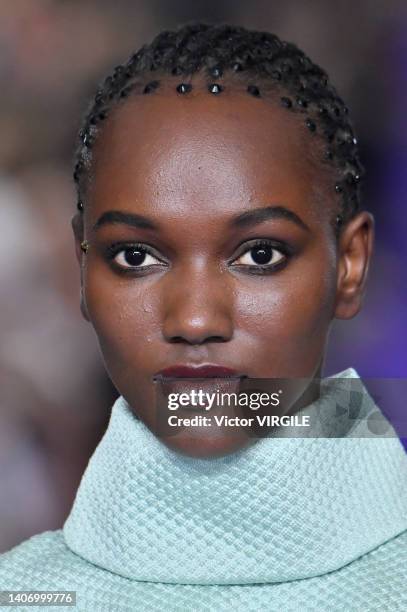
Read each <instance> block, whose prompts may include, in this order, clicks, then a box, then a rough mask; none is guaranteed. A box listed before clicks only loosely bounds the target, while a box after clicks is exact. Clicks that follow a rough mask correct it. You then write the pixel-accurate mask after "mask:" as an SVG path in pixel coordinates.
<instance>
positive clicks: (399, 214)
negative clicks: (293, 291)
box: [0, 0, 407, 552]
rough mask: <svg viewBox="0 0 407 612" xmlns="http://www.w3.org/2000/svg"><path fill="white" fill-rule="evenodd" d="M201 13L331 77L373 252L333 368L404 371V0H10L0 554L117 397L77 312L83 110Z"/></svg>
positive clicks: (47, 518) (94, 434)
mask: <svg viewBox="0 0 407 612" xmlns="http://www.w3.org/2000/svg"><path fill="white" fill-rule="evenodd" d="M191 19H204V20H209V21H212V22H218V21H224V22H225V21H226V22H231V23H234V24H238V25H245V26H247V27H253V28H256V29H265V30H270V31H273V32H275V33H277V34H278V35H279V36H281V37H282V38H285V39H287V40H290V41H293V42H295V43H297V44H298V45H299V46H300V47H302V48H303V49H304V50H305V51H306V52H307V53H308V54H309V55H310V56H311V57H312V59H314V60H315V61H317V62H318V63H320V64H321V65H322V66H323V67H324V68H325V69H327V70H328V72H329V73H330V75H331V77H332V80H333V82H334V83H335V85H336V86H337V88H338V89H339V91H340V93H341V94H342V96H343V97H344V99H345V100H346V102H347V104H348V106H349V107H350V110H351V115H352V117H353V120H354V123H355V127H356V132H357V134H358V137H359V141H360V143H361V149H362V151H361V152H362V157H363V159H364V162H365V165H366V167H367V171H368V175H367V182H366V187H365V193H364V202H365V205H366V207H367V208H369V209H370V210H371V211H372V212H373V213H374V215H375V217H376V250H375V254H374V259H373V262H372V268H371V274H370V282H369V286H368V291H367V295H366V300H365V306H364V309H363V311H362V312H361V313H360V314H359V315H358V316H357V317H356V318H355V319H353V320H352V321H346V322H340V321H337V322H336V323H335V326H334V328H333V331H332V334H331V338H330V345H329V352H328V355H327V360H326V367H325V375H329V374H332V373H335V372H338V371H340V370H344V369H346V368H347V367H349V366H352V367H354V368H355V369H356V370H357V371H358V373H359V374H360V375H361V376H362V377H379V378H397V377H399V378H406V377H407V342H406V340H407V338H406V336H407V331H406V329H407V327H406V294H407V288H406V280H407V274H406V271H405V268H406V263H407V241H406V236H407V215H406V204H405V202H404V200H405V194H406V193H407V178H406V176H407V175H406V172H405V168H406V167H407V122H406V118H405V112H406V111H405V109H406V108H407V78H406V69H407V6H406V3H405V2H404V0H399V1H394V2H391V1H390V2H389V1H385V0H369V1H367V0H360V1H359V2H357V3H352V4H349V2H347V1H341V0H337V1H336V2H330V3H327V2H326V1H325V0H316V1H310V2H307V3H305V2H300V1H293V2H290V3H287V2H284V1H282V0H276V1H275V2H273V3H270V2H266V1H265V0H264V1H256V0H252V2H250V3H247V2H241V1H235V2H230V1H222V0H217V1H216V2H213V3H211V2H203V1H202V0H197V1H196V2H194V3H190V2H187V1H186V0H183V1H180V0H178V1H173V2H171V3H169V2H165V1H163V0H150V1H149V2H146V1H142V0H139V1H134V0H132V1H126V0H121V1H120V2H108V1H105V0H98V1H97V2H96V1H95V0H81V1H79V0H78V1H76V0H71V1H69V0H68V1H64V2H62V1H56V0H42V1H41V2H32V0H15V1H14V2H2V3H0V81H1V107H0V133H1V138H0V222H1V241H0V252H2V257H1V258H0V280H1V287H2V291H1V318H0V380H1V383H2V385H1V389H2V395H1V403H0V552H2V551H4V550H7V549H9V548H11V547H12V546H14V545H15V544H17V543H19V542H21V541H22V540H24V539H26V538H28V537H29V536H31V535H33V534H34V533H39V532H41V531H44V530H46V529H57V528H59V527H61V526H62V524H63V522H64V520H65V518H66V516H67V513H68V512H69V510H70V507H71V504H72V501H73V498H74V495H75V492H76V489H77V487H78V484H79V480H80V477H81V475H82V473H83V470H84V468H85V467H86V464H87V461H88V459H89V456H90V455H91V453H92V452H93V450H94V448H95V446H96V444H97V443H98V441H99V440H100V437H101V435H102V434H103V432H104V429H105V427H106V424H107V420H108V417H109V409H110V407H111V405H112V403H113V400H114V398H115V397H116V392H115V390H114V389H113V388H112V385H111V383H110V382H109V380H108V379H107V376H106V374H105V372H104V369H103V365H102V361H101V357H100V355H99V350H98V347H97V341H96V336H95V335H94V333H93V331H92V329H91V328H90V326H89V325H88V324H86V323H85V322H84V321H83V319H82V318H81V315H80V312H79V272H78V270H77V267H76V261H75V258H74V250H73V239H72V237H71V228H70V219H71V216H72V214H73V213H74V211H75V197H74V189H73V184H72V182H71V159H72V155H73V146H74V138H75V135H76V131H77V129H78V125H79V120H80V117H81V114H82V113H83V111H84V107H85V105H86V103H87V100H88V98H89V96H90V95H91V94H92V93H93V92H94V89H95V87H96V84H97V83H98V81H99V80H100V78H101V77H103V76H104V75H105V73H106V72H107V71H108V70H110V69H111V68H112V67H114V66H115V65H116V64H117V63H120V62H121V61H123V60H125V59H126V58H127V56H128V55H129V54H130V53H131V52H132V51H133V50H135V49H137V48H138V47H139V46H141V45H142V44H144V43H145V42H149V40H150V39H151V38H152V37H153V36H154V35H155V34H156V33H157V32H158V31H160V30H161V29H163V28H172V27H175V26H176V25H178V24H179V23H182V22H185V21H189V20H191ZM400 409H401V410H402V409H403V407H401V408H400ZM390 412H391V408H390ZM390 412H389V415H390V416H392V415H391V414H390Z"/></svg>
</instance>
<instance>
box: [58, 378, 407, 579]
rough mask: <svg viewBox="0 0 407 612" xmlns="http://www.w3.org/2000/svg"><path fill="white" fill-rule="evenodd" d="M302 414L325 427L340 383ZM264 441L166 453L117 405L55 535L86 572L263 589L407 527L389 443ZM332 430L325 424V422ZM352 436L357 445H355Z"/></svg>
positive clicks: (402, 470)
mask: <svg viewBox="0 0 407 612" xmlns="http://www.w3.org/2000/svg"><path fill="white" fill-rule="evenodd" d="M357 376H358V375H357V373H356V372H355V370H353V369H352V368H349V369H348V370H345V371H344V372H341V373H339V374H336V375H335V377H331V378H327V379H324V383H325V392H324V393H323V395H322V396H321V398H319V400H317V401H316V402H314V403H313V404H311V405H310V406H308V407H307V409H306V410H308V411H311V412H315V411H317V412H319V414H320V415H324V416H325V421H324V422H323V426H324V427H328V428H329V422H330V417H329V415H331V417H333V414H334V412H333V411H334V410H337V405H340V406H342V407H343V402H344V397H343V389H341V386H340V384H339V382H340V379H343V378H345V379H346V378H354V377H357ZM372 410H375V411H377V410H378V408H377V407H376V406H375V405H374V402H373V400H372V398H371V397H370V396H369V395H368V394H367V392H366V396H365V399H364V412H363V414H364V417H363V418H362V419H360V420H359V421H358V422H357V423H356V425H355V426H354V427H353V428H351V429H349V428H348V429H345V433H344V435H343V437H341V438H314V437H308V438H299V437H281V438H276V437H268V438H261V439H259V441H258V442H256V444H254V445H253V446H251V447H249V448H246V449H244V450H241V451H238V452H236V453H234V454H233V455H229V456H227V457H221V458H217V459H204V460H203V459H195V458H191V457H186V456H184V455H180V454H178V453H176V452H175V451H172V450H170V449H168V448H167V447H166V446H164V444H163V443H161V442H160V441H159V440H158V439H157V438H156V437H155V436H154V435H153V434H152V433H151V432H150V430H149V429H148V428H147V427H146V426H145V425H144V423H143V422H142V421H140V420H138V419H136V418H135V417H134V415H133V414H132V413H131V411H130V409H129V406H128V404H127V403H126V401H125V400H124V398H123V397H119V398H118V400H117V401H116V402H115V404H114V406H113V409H112V414H111V419H110V423H109V426H108V428H107V431H106V433H105V435H104V437H103V438H102V440H101V442H100V443H99V445H98V447H97V449H96V451H95V453H94V454H93V456H92V457H91V459H90V462H89V464H88V467H87V469H86V470H85V473H84V475H83V478H82V481H81V483H80V486H79V489H78V492H77V495H76V499H75V502H74V505H73V508H72V511H71V513H70V515H69V517H68V519H67V521H66V523H65V525H64V528H63V534H64V537H65V540H66V543H67V545H68V547H69V548H70V549H71V550H72V551H73V552H75V553H77V554H78V555H80V556H81V557H83V558H84V559H86V560H88V561H90V562H91V563H93V564H95V565H98V566H100V567H102V568H105V569H107V570H109V571H111V572H114V573H116V574H119V575H121V576H125V577H127V578H130V579H132V580H140V581H152V582H169V583H185V584H252V583H264V582H268V583H273V582H282V581H288V580H295V579H299V578H306V577H311V576H315V575H320V574H324V573H326V572H330V571H332V570H335V569H338V568H340V567H342V566H344V565H345V564H347V563H349V562H350V561H352V560H354V559H356V558H357V557H359V556H361V555H363V554H365V553H367V552H369V551H370V550H373V549H374V548H375V547H377V546H378V545H380V544H382V543H384V542H386V541H387V540H389V539H390V538H392V537H394V536H395V535H397V534H399V533H401V532H402V531H404V530H405V529H407V516H406V507H407V487H406V477H407V456H406V454H405V452H404V450H403V448H402V445H401V443H400V441H399V440H398V439H397V438H396V437H388V438H368V437H363V433H361V432H363V430H365V431H366V419H367V415H368V414H369V413H371V411H372ZM331 420H332V418H331ZM359 433H360V436H359Z"/></svg>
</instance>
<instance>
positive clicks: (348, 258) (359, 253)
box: [334, 211, 374, 319]
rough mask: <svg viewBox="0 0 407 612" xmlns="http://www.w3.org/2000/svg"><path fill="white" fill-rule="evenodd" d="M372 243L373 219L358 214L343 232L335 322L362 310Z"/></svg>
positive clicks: (339, 246)
mask: <svg viewBox="0 0 407 612" xmlns="http://www.w3.org/2000/svg"><path fill="white" fill-rule="evenodd" d="M373 241H374V217H373V215H371V214H370V213H369V212H367V211H362V212H360V213H358V214H357V215H356V216H355V217H354V218H353V219H351V221H349V222H348V223H347V225H346V226H345V227H344V228H343V230H342V233H341V236H340V238H339V245H338V251H339V259H338V268H337V291H336V301H335V310H334V316H335V317H336V318H337V319H351V318H352V317H354V316H355V315H357V313H358V312H359V310H360V308H361V306H362V301H363V296H364V292H365V288H366V281H367V276H368V271H369V264H370V260H371V257H372V253H373Z"/></svg>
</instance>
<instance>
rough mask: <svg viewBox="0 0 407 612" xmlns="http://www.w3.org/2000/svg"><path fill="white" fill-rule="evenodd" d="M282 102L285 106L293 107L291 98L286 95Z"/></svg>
mask: <svg viewBox="0 0 407 612" xmlns="http://www.w3.org/2000/svg"><path fill="white" fill-rule="evenodd" d="M281 104H282V105H283V106H285V107H286V108H291V107H292V105H293V103H292V102H291V100H290V98H286V97H285V96H283V97H282V98H281Z"/></svg>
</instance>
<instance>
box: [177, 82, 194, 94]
mask: <svg viewBox="0 0 407 612" xmlns="http://www.w3.org/2000/svg"><path fill="white" fill-rule="evenodd" d="M176 90H177V91H178V93H180V94H185V93H189V92H190V91H192V85H191V83H180V84H179V85H177V87H176Z"/></svg>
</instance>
